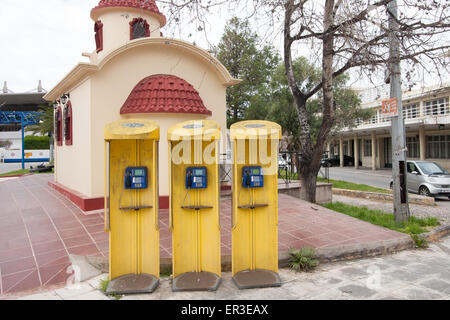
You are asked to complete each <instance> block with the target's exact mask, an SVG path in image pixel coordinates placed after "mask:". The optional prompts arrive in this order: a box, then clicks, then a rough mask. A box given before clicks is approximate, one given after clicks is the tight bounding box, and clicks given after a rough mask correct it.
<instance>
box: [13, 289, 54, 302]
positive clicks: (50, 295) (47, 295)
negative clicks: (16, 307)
mask: <svg viewBox="0 0 450 320" xmlns="http://www.w3.org/2000/svg"><path fill="white" fill-rule="evenodd" d="M17 300H31V301H36V300H37V301H50V300H62V299H61V297H60V296H58V295H57V294H56V293H54V292H53V291H50V292H42V293H36V294H33V295H30V296H25V297H22V298H19V299H17Z"/></svg>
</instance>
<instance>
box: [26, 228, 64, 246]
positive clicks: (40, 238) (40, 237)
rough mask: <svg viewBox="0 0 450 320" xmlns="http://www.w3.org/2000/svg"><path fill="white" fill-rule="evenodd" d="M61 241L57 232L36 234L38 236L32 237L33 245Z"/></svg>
mask: <svg viewBox="0 0 450 320" xmlns="http://www.w3.org/2000/svg"><path fill="white" fill-rule="evenodd" d="M59 239H60V238H59V235H58V234H57V233H56V231H52V232H44V233H36V234H33V235H30V240H31V243H32V244H33V245H37V244H42V243H48V242H55V241H59Z"/></svg>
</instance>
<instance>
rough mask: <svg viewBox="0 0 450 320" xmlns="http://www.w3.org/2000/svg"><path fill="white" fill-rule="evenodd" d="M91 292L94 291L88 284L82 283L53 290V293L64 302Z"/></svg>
mask: <svg viewBox="0 0 450 320" xmlns="http://www.w3.org/2000/svg"><path fill="white" fill-rule="evenodd" d="M92 291H94V289H93V288H92V287H91V286H90V285H89V284H88V283H85V282H84V283H77V284H74V285H72V286H67V287H65V288H61V289H57V290H55V293H56V294H57V295H58V296H60V297H61V298H62V299H64V300H66V299H69V298H73V297H77V296H80V295H82V294H85V293H88V292H92Z"/></svg>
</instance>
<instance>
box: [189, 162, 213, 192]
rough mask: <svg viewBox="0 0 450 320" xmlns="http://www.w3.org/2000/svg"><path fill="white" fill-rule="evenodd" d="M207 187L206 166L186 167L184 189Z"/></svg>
mask: <svg viewBox="0 0 450 320" xmlns="http://www.w3.org/2000/svg"><path fill="white" fill-rule="evenodd" d="M207 187H208V181H207V170H206V167H190V168H187V169H186V189H206V188H207Z"/></svg>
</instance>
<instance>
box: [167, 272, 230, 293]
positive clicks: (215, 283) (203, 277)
mask: <svg viewBox="0 0 450 320" xmlns="http://www.w3.org/2000/svg"><path fill="white" fill-rule="evenodd" d="M221 282H222V279H221V278H220V277H219V276H218V275H216V274H214V273H211V272H188V273H184V274H182V275H180V276H178V277H176V278H175V279H174V280H173V284H172V291H173V292H181V291H216V290H217V289H218V288H219V286H220V284H221Z"/></svg>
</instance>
